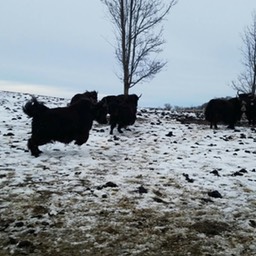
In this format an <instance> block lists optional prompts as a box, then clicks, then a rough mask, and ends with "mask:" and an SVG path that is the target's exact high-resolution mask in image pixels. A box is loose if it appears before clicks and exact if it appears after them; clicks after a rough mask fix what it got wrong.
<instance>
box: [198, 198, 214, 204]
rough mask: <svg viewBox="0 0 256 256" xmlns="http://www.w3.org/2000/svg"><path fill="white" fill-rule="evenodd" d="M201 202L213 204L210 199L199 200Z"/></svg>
mask: <svg viewBox="0 0 256 256" xmlns="http://www.w3.org/2000/svg"><path fill="white" fill-rule="evenodd" d="M201 200H202V201H203V202H205V203H213V201H212V199H210V198H201Z"/></svg>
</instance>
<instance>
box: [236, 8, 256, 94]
mask: <svg viewBox="0 0 256 256" xmlns="http://www.w3.org/2000/svg"><path fill="white" fill-rule="evenodd" d="M252 16H253V22H252V24H251V25H250V26H247V27H246V28H245V30H244V33H243V35H242V40H243V43H244V47H243V48H242V54H243V60H242V64H243V66H244V71H243V72H241V73H240V74H239V75H238V77H237V80H236V81H232V87H233V88H234V89H235V90H237V91H240V92H243V93H252V94H253V95H254V94H255V90H256V13H255V12H254V13H253V15H252Z"/></svg>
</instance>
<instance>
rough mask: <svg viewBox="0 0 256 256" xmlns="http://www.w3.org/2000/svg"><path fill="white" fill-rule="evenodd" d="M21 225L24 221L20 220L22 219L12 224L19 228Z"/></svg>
mask: <svg viewBox="0 0 256 256" xmlns="http://www.w3.org/2000/svg"><path fill="white" fill-rule="evenodd" d="M23 226H24V222H22V221H19V222H16V223H15V224H14V227H17V228H21V227H23Z"/></svg>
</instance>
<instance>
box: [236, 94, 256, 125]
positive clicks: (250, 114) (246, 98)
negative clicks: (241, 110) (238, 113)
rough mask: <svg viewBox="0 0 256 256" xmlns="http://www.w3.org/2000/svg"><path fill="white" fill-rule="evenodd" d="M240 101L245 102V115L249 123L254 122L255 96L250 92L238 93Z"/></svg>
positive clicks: (252, 123)
mask: <svg viewBox="0 0 256 256" xmlns="http://www.w3.org/2000/svg"><path fill="white" fill-rule="evenodd" d="M238 97H239V99H240V100H241V101H243V102H245V104H246V111H245V115H246V117H247V119H248V122H249V124H250V125H255V124H256V98H255V95H253V94H252V93H242V94H238Z"/></svg>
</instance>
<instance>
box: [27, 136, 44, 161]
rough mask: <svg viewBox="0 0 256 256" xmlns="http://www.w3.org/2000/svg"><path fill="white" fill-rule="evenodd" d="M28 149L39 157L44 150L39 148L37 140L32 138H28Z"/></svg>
mask: <svg viewBox="0 0 256 256" xmlns="http://www.w3.org/2000/svg"><path fill="white" fill-rule="evenodd" d="M28 149H29V150H30V152H31V155H32V156H35V157H38V156H39V155H40V154H41V153H42V151H41V150H39V148H38V145H37V144H36V142H35V140H33V139H32V138H30V139H29V140H28Z"/></svg>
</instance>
